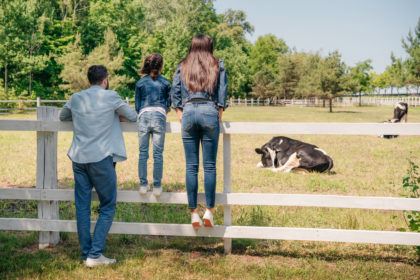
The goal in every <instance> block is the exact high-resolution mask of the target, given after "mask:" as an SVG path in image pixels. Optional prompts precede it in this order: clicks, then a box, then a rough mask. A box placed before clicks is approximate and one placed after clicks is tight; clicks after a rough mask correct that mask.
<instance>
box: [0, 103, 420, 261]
mask: <svg viewBox="0 0 420 280" xmlns="http://www.w3.org/2000/svg"><path fill="white" fill-rule="evenodd" d="M56 117H57V109H56V108H52V107H40V108H38V120H36V121H32V120H0V131H36V132H37V188H35V189H34V188H1V186H0V199H18V200H36V201H39V202H38V203H39V204H38V205H39V206H38V219H25V218H0V230H27V231H39V232H40V247H45V246H48V245H50V244H56V243H57V242H58V241H59V232H75V231H76V224H75V221H66V220H60V219H59V216H58V208H57V202H58V201H73V200H74V194H73V190H71V189H57V187H58V184H57V133H58V132H59V131H71V130H72V124H71V123H69V122H67V123H63V122H59V121H56ZM122 126H123V131H124V132H136V131H137V128H136V125H135V124H130V123H123V124H122ZM167 132H169V133H179V132H180V124H179V123H168V125H167ZM221 133H222V134H223V180H224V191H223V193H218V194H216V203H217V204H220V205H223V207H224V225H220V226H216V227H215V228H214V229H210V230H209V229H200V230H199V231H194V230H193V229H192V227H191V225H185V224H153V223H126V222H115V223H114V224H113V226H112V228H111V233H126V234H144V235H176V236H207V237H221V238H224V246H225V252H227V253H228V252H230V250H231V240H232V238H253V239H283V240H308V241H332V242H354V243H376V244H399V245H420V233H413V232H393V231H372V230H342V229H320V228H288V227H256V226H232V225H231V223H232V212H231V206H233V205H264V206H299V207H331V208H358V209H379V210H394V211H395V210H397V211H403V210H412V211H419V210H420V200H419V199H414V198H400V197H366V196H365V197H363V196H341V195H310V194H269V193H264V194H262V193H252V194H251V193H232V189H231V137H230V135H231V134H251V133H252V134H318V135H319V134H323V135H372V136H376V135H381V134H399V135H416V136H420V123H404V124H389V123H379V124H377V123H357V124H356V123H240V122H235V123H230V122H224V123H223V125H222V129H221ZM93 199H97V198H96V195H95V194H94V196H93ZM198 199H199V202H203V201H204V195H203V194H199V197H198ZM118 201H119V202H131V203H163V204H186V203H187V196H186V194H185V193H163V194H162V195H161V197H160V198H156V197H154V196H153V195H150V194H148V195H145V196H141V195H140V194H139V193H137V192H136V191H119V192H118Z"/></svg>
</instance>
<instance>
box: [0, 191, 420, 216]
mask: <svg viewBox="0 0 420 280" xmlns="http://www.w3.org/2000/svg"><path fill="white" fill-rule="evenodd" d="M93 194H94V195H93V198H94V199H95V200H97V195H96V193H95V192H93ZM0 199H19V200H47V201H49V200H52V201H74V190H72V189H59V190H54V189H52V190H40V189H34V188H0ZM117 200H118V202H137V203H162V204H187V195H186V193H184V192H163V193H162V195H161V196H160V197H159V198H156V197H155V196H154V195H153V194H152V193H147V194H146V195H141V194H140V193H139V192H137V191H122V190H119V191H118V195H117ZM198 201H199V202H200V203H203V202H204V201H205V198H204V194H203V193H199V194H198ZM216 203H217V204H221V205H249V206H252V205H261V206H301V207H331V208H357V209H378V210H413V211H420V199H418V198H402V197H375V196H345V195H314V194H277V193H217V194H216Z"/></svg>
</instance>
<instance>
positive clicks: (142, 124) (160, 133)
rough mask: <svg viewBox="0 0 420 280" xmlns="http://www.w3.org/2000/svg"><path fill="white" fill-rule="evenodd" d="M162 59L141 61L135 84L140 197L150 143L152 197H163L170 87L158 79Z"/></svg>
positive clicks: (145, 184) (154, 57) (144, 188)
mask: <svg viewBox="0 0 420 280" xmlns="http://www.w3.org/2000/svg"><path fill="white" fill-rule="evenodd" d="M162 66H163V58H162V56H161V55H160V54H151V55H149V56H147V57H146V59H145V60H144V64H143V67H142V69H141V74H142V75H144V76H143V77H142V78H141V79H140V80H139V81H138V82H137V83H136V96H135V102H136V111H137V113H138V117H137V120H138V121H137V123H138V129H139V131H138V133H139V166H138V169H139V170H138V172H139V179H140V189H139V191H140V193H141V194H145V193H147V191H148V189H149V186H148V181H147V160H148V158H149V142H150V138H152V143H153V194H154V195H155V196H160V194H161V193H162V185H161V181H162V173H163V149H164V145H165V132H166V113H167V112H168V111H169V106H170V103H171V102H170V97H169V92H170V90H171V86H170V83H169V81H168V80H167V79H165V77H163V76H162V75H160V72H161V71H162Z"/></svg>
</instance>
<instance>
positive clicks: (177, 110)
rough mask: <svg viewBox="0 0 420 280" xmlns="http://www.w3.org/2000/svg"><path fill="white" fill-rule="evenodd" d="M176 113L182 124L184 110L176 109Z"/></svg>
mask: <svg viewBox="0 0 420 280" xmlns="http://www.w3.org/2000/svg"><path fill="white" fill-rule="evenodd" d="M175 111H176V115H177V117H178V120H179V122H182V110H181V109H179V108H176V109H175Z"/></svg>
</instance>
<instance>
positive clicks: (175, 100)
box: [171, 60, 228, 109]
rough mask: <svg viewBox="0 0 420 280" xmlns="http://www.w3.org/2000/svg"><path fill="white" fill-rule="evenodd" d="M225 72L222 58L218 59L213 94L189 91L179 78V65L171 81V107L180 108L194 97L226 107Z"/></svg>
mask: <svg viewBox="0 0 420 280" xmlns="http://www.w3.org/2000/svg"><path fill="white" fill-rule="evenodd" d="M227 83H228V81H227V73H226V70H225V66H224V63H223V61H222V60H220V61H219V77H218V80H217V85H216V88H215V90H214V93H213V94H209V93H208V92H190V91H189V90H188V89H187V87H186V86H185V84H184V82H183V81H182V78H181V65H178V68H177V70H176V72H175V76H174V80H173V83H172V90H171V99H172V107H173V108H180V109H182V108H183V107H184V105H185V104H186V103H187V102H189V101H191V100H194V99H199V100H203V99H205V100H210V101H213V102H214V103H215V105H216V106H217V107H219V108H223V109H225V108H227V102H226V101H227Z"/></svg>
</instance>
